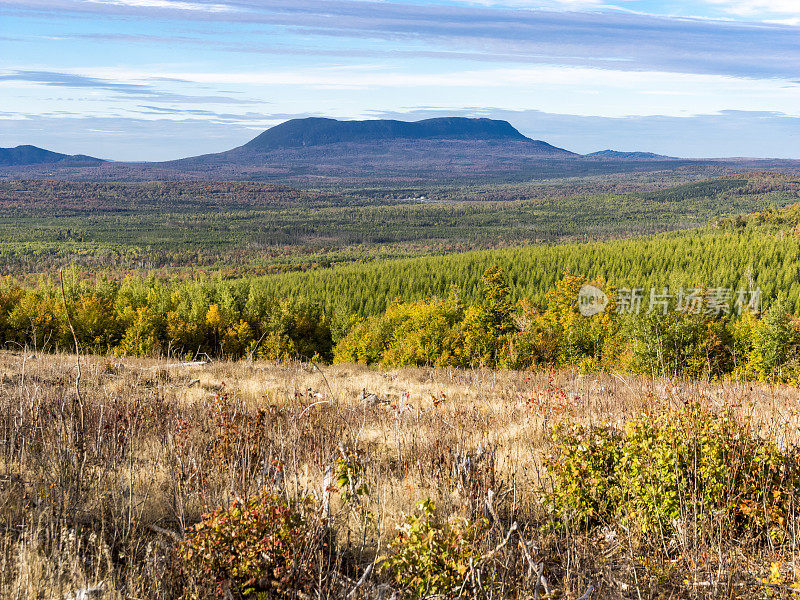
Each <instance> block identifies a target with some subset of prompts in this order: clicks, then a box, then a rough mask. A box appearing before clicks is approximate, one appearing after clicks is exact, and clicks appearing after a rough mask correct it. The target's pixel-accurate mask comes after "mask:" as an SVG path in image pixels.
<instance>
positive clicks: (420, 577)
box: [382, 500, 484, 598]
mask: <svg viewBox="0 0 800 600" xmlns="http://www.w3.org/2000/svg"><path fill="white" fill-rule="evenodd" d="M435 512H436V505H435V504H434V503H433V502H432V501H431V500H424V501H422V502H419V503H418V504H417V510H416V511H415V512H414V513H412V514H410V515H408V516H407V517H406V519H405V521H404V522H403V523H402V524H401V525H398V533H397V537H396V538H395V539H394V540H393V541H392V543H391V554H390V555H389V556H388V557H387V558H386V560H385V562H384V563H383V565H382V569H383V572H384V573H386V574H387V575H389V576H390V577H391V579H392V580H393V581H394V583H396V584H397V585H398V586H400V588H401V589H402V590H403V592H404V593H406V594H408V595H410V596H411V597H413V598H424V597H427V596H433V595H436V594H442V595H445V596H449V597H453V596H458V595H460V594H461V593H464V594H468V595H471V592H472V588H471V587H470V582H469V581H468V580H469V570H470V563H471V562H473V561H475V560H477V559H478V557H479V555H478V554H477V550H476V538H477V535H478V533H479V532H480V531H481V530H482V528H483V527H484V524H483V523H478V524H475V523H471V522H469V521H467V520H466V519H460V520H457V519H450V520H449V521H445V522H442V521H440V520H437V518H436V516H435Z"/></svg>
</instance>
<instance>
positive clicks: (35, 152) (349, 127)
mask: <svg viewBox="0 0 800 600" xmlns="http://www.w3.org/2000/svg"><path fill="white" fill-rule="evenodd" d="M679 167H680V168H687V169H691V170H693V171H697V178H707V177H711V176H719V175H724V174H729V173H734V172H740V171H742V170H748V169H749V170H756V169H758V170H764V169H785V170H792V171H795V170H800V162H799V161H775V160H756V159H747V160H744V159H715V160H703V159H676V158H672V157H668V156H661V155H658V154H654V153H651V152H620V151H617V150H603V151H600V152H594V153H592V154H588V155H581V154H576V153H574V152H570V151H569V150H565V149H563V148H558V147H556V146H553V145H552V144H548V143H547V142H545V141H541V140H536V139H531V138H529V137H526V136H525V135H523V134H522V133H520V132H519V131H518V130H517V129H515V128H514V127H513V126H512V125H511V124H510V123H508V122H507V121H502V120H497V119H486V118H465V117H443V118H435V119H424V120H421V121H398V120H392V119H373V120H363V121H339V120H337V119H326V118H318V117H309V118H304V119H291V120H289V121H286V122H284V123H281V124H279V125H276V126H274V127H271V128H270V129H267V130H266V131H263V132H262V133H260V134H259V135H258V136H256V137H255V138H253V139H251V140H250V141H248V142H246V143H244V144H243V145H241V146H238V147H236V148H233V149H231V150H226V151H223V152H218V153H214V154H204V155H201V156H193V157H189V158H182V159H178V160H171V161H164V162H111V161H100V160H99V159H96V158H92V157H89V156H82V155H77V156H68V155H65V154H59V153H56V152H50V151H48V150H43V149H41V148H36V147H34V146H19V147H17V148H9V149H0V179H36V178H48V179H70V180H83V181H156V180H161V181H165V180H217V181H232V180H239V181H240V180H249V181H269V182H274V183H281V184H289V185H310V186H312V187H315V186H320V185H342V184H344V185H351V184H354V183H356V182H367V181H369V182H372V183H376V184H377V183H381V184H383V183H386V182H391V183H392V184H398V183H402V184H403V185H405V184H414V185H416V184H420V183H424V182H440V183H446V182H451V183H456V182H457V183H465V182H468V181H469V182H489V181H491V182H511V181H530V180H545V179H561V178H565V177H592V176H595V175H606V174H614V173H631V172H641V173H644V172H656V171H670V170H674V169H677V168H679Z"/></svg>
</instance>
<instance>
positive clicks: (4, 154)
mask: <svg viewBox="0 0 800 600" xmlns="http://www.w3.org/2000/svg"><path fill="white" fill-rule="evenodd" d="M102 162H105V161H103V160H101V159H99V158H93V157H91V156H85V155H83V154H73V155H70V154H61V153H60V152H52V151H51V150H45V149H44V148H38V147H36V146H27V145H26V146H17V147H16V148H0V165H2V166H4V167H12V166H23V165H44V164H56V163H58V165H59V166H75V167H85V166H90V165H96V164H100V163H102Z"/></svg>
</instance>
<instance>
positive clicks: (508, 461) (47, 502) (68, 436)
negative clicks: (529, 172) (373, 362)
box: [0, 352, 800, 600]
mask: <svg viewBox="0 0 800 600" xmlns="http://www.w3.org/2000/svg"><path fill="white" fill-rule="evenodd" d="M81 364H82V371H83V381H82V385H81V395H82V403H83V413H84V414H83V427H82V428H81V427H80V425H79V423H80V420H81V419H80V415H79V414H78V410H79V405H78V403H76V402H75V400H76V398H75V388H74V380H75V376H76V374H77V369H76V366H75V357H74V356H73V355H67V354H56V355H36V356H32V355H25V354H21V353H11V352H4V353H0V413H2V416H1V417H0V420H1V421H2V429H0V439H2V440H3V444H2V452H0V519H1V521H0V523H1V525H0V527H2V532H3V533H2V535H3V537H2V540H3V541H2V550H1V552H0V567H2V574H0V597H2V598H15V599H20V600H22V599H34V598H37V599H39V598H64V597H65V594H68V593H71V592H72V591H74V590H77V589H81V588H86V587H91V586H93V585H97V584H99V583H100V582H104V590H103V591H102V592H100V591H98V592H97V595H96V596H94V597H98V598H100V597H102V598H115V599H116V598H140V599H145V598H148V599H149V598H176V597H179V596H180V594H181V587H180V586H181V582H180V581H179V580H177V579H176V578H175V577H174V565H173V563H172V560H171V559H172V551H171V548H172V547H173V545H174V539H173V537H172V534H174V535H175V536H177V537H180V536H181V535H182V533H183V530H184V528H186V527H187V526H189V525H190V524H192V523H194V522H196V521H197V520H198V519H199V518H200V515H201V513H202V512H203V511H204V510H207V509H210V508H215V507H218V506H222V505H226V504H227V503H229V502H230V501H231V500H232V499H233V498H235V497H247V496H252V495H253V494H257V493H258V492H259V491H260V490H262V489H263V488H264V486H279V487H280V489H281V490H283V491H284V493H287V494H289V495H294V496H300V495H304V494H310V495H312V496H315V497H316V498H317V499H319V500H320V502H321V503H322V502H323V501H324V498H325V497H326V496H329V497H330V502H331V507H332V511H331V514H332V516H331V526H332V527H334V528H335V529H336V536H337V541H338V542H339V543H340V544H341V547H342V556H343V558H342V559H341V563H342V564H341V569H342V572H343V573H347V574H350V575H352V576H354V577H355V576H356V575H358V573H359V572H360V571H359V569H360V568H363V566H365V565H366V564H369V563H370V562H371V561H372V560H373V558H374V557H375V555H376V554H378V553H381V552H383V551H385V549H386V545H387V542H388V540H389V539H390V538H391V536H392V535H393V530H394V525H395V524H396V523H397V521H398V520H399V519H400V518H402V515H403V514H404V513H407V512H409V511H411V510H412V509H413V507H414V504H415V503H416V502H418V501H419V500H422V499H424V498H427V497H430V498H432V499H434V500H435V501H436V502H437V505H438V506H439V509H440V510H441V511H443V512H444V513H445V514H459V515H463V516H467V517H470V518H483V517H484V516H486V515H487V509H486V496H487V493H488V491H489V490H490V489H491V490H492V492H493V494H494V496H495V498H497V500H496V506H497V509H498V512H499V513H500V515H501V520H502V521H503V523H498V524H495V529H496V531H494V533H493V535H494V538H492V540H495V541H496V539H498V536H499V537H500V538H502V535H503V534H504V531H505V530H506V529H507V527H508V525H510V523H511V522H512V521H518V522H519V523H521V524H523V523H524V524H527V525H526V528H525V529H524V531H525V535H526V536H528V538H529V539H530V541H531V544H532V546H531V548H534V554H535V555H536V556H535V558H536V560H537V561H543V562H544V563H545V565H546V568H547V572H548V575H549V577H550V581H551V583H555V584H556V587H557V588H558V589H559V590H561V591H562V592H563V594H565V597H569V596H570V595H573V596H577V595H579V592H580V591H582V589H583V588H584V587H585V585H586V584H587V583H589V582H592V583H593V584H594V585H595V586H596V587H597V586H598V585H599V586H600V588H601V589H604V592H603V593H604V594H605V595H604V596H603V597H639V595H640V594H645V595H644V596H642V597H645V596H648V595H649V596H650V597H657V588H658V586H657V585H656V586H655V588H654V587H653V585H646V584H645V583H646V582H643V581H642V578H643V577H645V576H646V573H644V572H642V569H643V567H642V565H641V564H637V563H636V560H635V557H634V556H632V553H633V549H632V548H627V547H626V546H625V545H624V544H622V545H620V544H618V543H617V544H616V545H615V546H614V549H613V551H612V550H609V546H608V544H605V542H603V541H602V540H600V541H598V540H594V541H592V540H588V541H587V540H581V539H579V537H578V536H577V535H572V536H571V537H570V534H569V533H568V534H567V535H562V536H561V537H558V536H556V537H553V536H552V535H549V537H548V535H545V534H540V532H539V530H538V529H537V524H541V522H542V518H543V513H544V508H543V506H542V503H541V491H542V490H545V489H547V487H548V476H547V473H546V471H545V469H544V468H543V457H544V454H545V453H546V452H547V451H548V449H549V448H550V444H551V442H550V437H549V436H550V432H551V430H552V428H553V426H554V425H555V424H557V423H559V422H563V421H572V422H579V423H584V424H601V423H608V424H616V425H619V424H622V423H623V422H624V421H626V420H627V419H630V418H632V417H635V416H641V415H648V414H652V415H654V414H658V413H660V412H663V411H665V410H672V409H675V408H680V407H681V406H682V405H683V404H684V403H685V402H688V401H692V400H698V401H700V402H702V403H704V404H706V405H708V406H711V407H716V408H719V409H723V408H727V409H732V410H734V411H737V412H739V413H740V414H742V415H752V416H754V417H755V419H756V420H757V422H758V424H759V426H760V428H761V434H762V435H764V436H766V437H770V438H772V439H775V440H777V441H778V442H779V443H780V444H785V445H793V444H796V443H797V442H798V433H797V432H798V424H799V423H800V421H799V419H800V396H799V394H798V390H797V389H795V388H788V387H781V386H770V385H760V384H759V385H757V384H750V383H736V382H724V383H713V382H712V383H709V382H688V381H678V380H675V381H673V380H663V379H659V380H652V379H648V378H643V377H631V376H627V375H621V374H618V373H610V374H608V373H602V374H592V375H585V374H580V373H577V372H574V371H560V372H555V373H547V372H539V373H524V372H505V371H489V370H456V369H432V368H430V369H429V368H405V369H394V370H390V371H382V370H378V369H372V368H367V367H363V366H357V365H336V366H332V367H325V366H323V367H317V366H315V365H311V364H308V363H300V362H295V363H288V364H272V363H265V362H254V363H250V362H245V361H242V362H237V363H230V362H216V363H212V364H207V365H202V366H190V367H184V366H180V365H177V366H176V365H174V364H172V363H171V362H170V361H165V360H155V359H153V360H149V359H125V360H123V361H119V360H117V359H114V358H106V357H94V356H87V357H81ZM170 365H172V366H170ZM364 391H366V392H367V393H374V394H377V396H378V397H379V398H381V399H382V400H385V401H386V403H380V404H378V405H369V406H368V405H366V404H365V403H364V402H363V395H364ZM403 397H405V398H407V399H406V400H403V401H402V404H401V398H403ZM401 408H402V410H401ZM78 440H82V444H83V448H84V449H83V451H81V442H79V441H78ZM342 448H346V449H348V450H350V451H354V452H357V453H358V455H359V457H360V458H361V460H362V461H363V464H364V468H365V480H366V482H367V483H368V485H369V488H370V493H369V494H368V495H367V496H365V497H364V499H363V503H362V504H361V505H358V506H354V505H349V504H347V503H345V502H343V501H342V499H341V497H340V495H339V494H336V493H333V494H332V495H331V492H330V491H329V490H328V491H326V485H327V484H329V483H330V476H329V477H328V479H326V473H330V471H331V469H332V468H333V467H334V465H335V461H336V459H337V458H338V457H339V456H340V452H341V449H342ZM465 456H468V457H469V459H470V461H471V462H470V467H469V468H468V469H466V468H463V469H462V470H461V472H459V466H461V467H463V466H464V464H465V463H464V457H465ZM276 461H279V462H280V463H282V464H283V465H285V467H284V470H283V471H282V472H281V473H280V474H279V473H277V472H276V470H275V469H274V465H275V462H276ZM281 477H283V478H284V479H283V481H282V482H281ZM366 515H369V518H367V517H366ZM492 540H487V543H490V542H491V541H492ZM559 544H562V545H561V546H559ZM563 544H566V545H567V546H568V547H564V546H563ZM604 544H605V545H604ZM603 548H605V549H604V550H603ZM602 552H608V554H607V556H604V555H602ZM511 554H513V556H512V555H509V557H508V558H507V564H506V567H507V572H508V573H511V571H512V567H513V565H515V564H516V565H517V566H518V567H519V569H518V570H520V569H521V570H520V573H522V572H523V571H524V570H525V568H523V567H524V561H523V560H522V556H521V555H520V554H519V551H516V554H514V553H513V552H512V553H511ZM772 558H773V559H774V558H775V557H774V556H773V557H772ZM705 560H707V561H710V560H711V558H710V557H706V559H705ZM736 560H740V561H742V562H741V563H740V566H741V568H742V569H743V570H745V571H747V573H748V576H750V575H752V577H751V579H752V578H754V577H756V576H757V575H758V574H759V573H763V572H764V571H765V570H766V569H768V568H769V566H770V565H769V563H770V562H771V559H770V557H769V556H767V555H758V556H745V557H737V559H736ZM781 560H783V559H781ZM722 562H724V563H725V565H726V566H725V567H724V568H725V569H728V570H730V569H731V568H732V567H731V565H730V564H728V562H727V561H722ZM717 563H719V561H717ZM790 564H791V565H793V563H791V562H786V565H787V566H785V567H784V568H787V569H788V568H789V565H790ZM519 565H522V566H521V567H520V566H519ZM720 568H722V567H720ZM651 570H652V569H651ZM700 571H702V569H701V568H700V566H698V572H700ZM726 572H727V571H726ZM509 577H510V576H509ZM515 577H516V575H515ZM729 579H730V581H729V585H728V586H727V587H726V588H725V593H726V594H730V595H731V596H732V597H735V596H738V597H759V596H758V595H759V594H760V595H761V596H763V595H764V594H766V592H765V591H764V590H761V589H758V588H753V587H746V586H744V584H743V583H741V581H744V579H741V581H740V582H739V583H738V584H736V585H734V583H733V582H734V580H736V581H739V580H738V579H736V578H735V577H733V576H731V577H730V578H729ZM510 581H511V579H510ZM513 581H514V583H513V585H512V584H511V583H509V587H508V588H507V590H506V595H508V596H517V595H518V596H521V597H526V595H530V594H532V585H533V582H531V581H527V580H526V579H525V578H524V577H523V576H522V575H520V576H519V577H518V578H517V579H514V580H513ZM748 581H749V580H748ZM526 585H527V586H528V587H525V586H526ZM603 586H605V587H603ZM737 586H738V587H737ZM712 588H713V589H712ZM365 589H366V588H365ZM654 589H655V590H656V591H655V592H654V591H653V590H654ZM687 589H690V588H687ZM643 590H645V591H643ZM691 590H692V595H694V596H698V597H699V596H704V595H714V594H716V593H717V592H720V591H721V590H720V588H718V587H714V586H711V585H710V584H709V586H706V587H703V586H702V585H699V584H698V585H695V586H694V587H693V588H691ZM365 593H366V592H365ZM770 593H773V594H780V593H784V592H781V591H780V590H778V589H775V590H773V591H772V592H770ZM786 593H788V592H786ZM654 594H656V595H655V596H654Z"/></svg>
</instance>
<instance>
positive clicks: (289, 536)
mask: <svg viewBox="0 0 800 600" xmlns="http://www.w3.org/2000/svg"><path fill="white" fill-rule="evenodd" d="M311 506H312V505H311V501H310V500H308V499H306V500H303V501H300V502H291V501H287V500H286V499H284V498H280V497H277V496H273V495H271V494H269V493H265V494H263V495H261V496H259V497H257V498H254V499H252V500H249V501H247V502H245V501H242V500H237V501H235V502H234V503H233V504H232V505H231V506H230V507H228V508H222V509H219V510H216V511H214V512H211V513H208V514H205V515H203V520H202V521H200V522H199V523H197V524H196V525H194V526H193V527H191V528H190V529H189V531H188V533H187V538H186V541H185V542H183V543H182V544H181V546H180V548H179V551H178V553H179V556H180V558H181V561H182V564H183V567H184V571H185V572H186V574H187V575H188V577H189V579H190V581H192V583H194V585H195V593H194V595H193V596H191V597H193V598H209V597H215V598H223V597H226V596H227V594H234V595H235V596H237V597H243V598H249V597H259V598H260V597H262V595H263V597H270V598H274V597H294V596H296V595H298V593H305V594H308V593H310V592H311V591H313V588H314V584H315V582H316V579H317V575H318V560H319V559H318V554H319V552H318V551H319V549H320V544H321V540H320V536H319V535H317V534H318V530H317V528H316V527H315V522H314V519H313V518H311V517H310V513H311V510H310V509H311Z"/></svg>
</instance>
